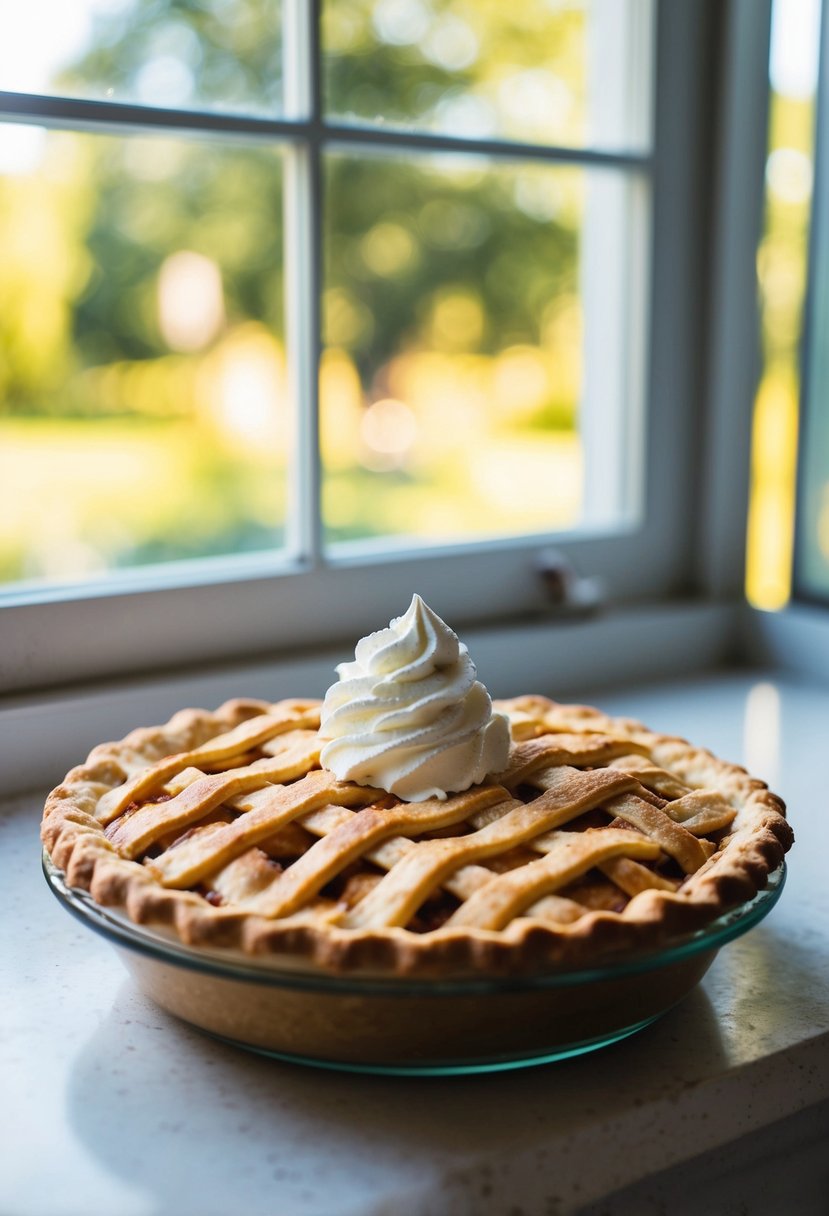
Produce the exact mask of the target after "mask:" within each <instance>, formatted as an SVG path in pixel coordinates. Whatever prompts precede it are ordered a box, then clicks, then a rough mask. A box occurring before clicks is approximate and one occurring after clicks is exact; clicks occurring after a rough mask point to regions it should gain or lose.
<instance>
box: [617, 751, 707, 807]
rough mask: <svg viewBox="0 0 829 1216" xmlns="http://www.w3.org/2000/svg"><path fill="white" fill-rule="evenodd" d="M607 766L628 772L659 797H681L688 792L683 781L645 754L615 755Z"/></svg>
mask: <svg viewBox="0 0 829 1216" xmlns="http://www.w3.org/2000/svg"><path fill="white" fill-rule="evenodd" d="M608 768H619V769H621V770H622V772H624V773H630V775H631V777H635V778H636V780H637V781H639V782H641V784H642V785H644V786H645V788H646V789H649V790H653V792H654V793H655V794H659V796H660V797H661V798H666V799H671V798H681V797H682V796H683V794H687V793H688V789H689V787H688V786H687V785H685V783H684V782H683V781H680V780H679V778H678V777H676V776H675V775H674V774H673V773H669V772H668V771H667V770H666V769H664V768H660V767H659V765H658V764H654V762H653V760H651V759H649V758H648V757H647V756H641V755H638V754H634V753H629V754H627V755H624V756H616V757H615V759H613V760H611V761H609V763H608Z"/></svg>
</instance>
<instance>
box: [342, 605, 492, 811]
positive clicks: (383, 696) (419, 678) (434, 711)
mask: <svg viewBox="0 0 829 1216" xmlns="http://www.w3.org/2000/svg"><path fill="white" fill-rule="evenodd" d="M354 657H355V661H354V662H353V663H340V665H339V666H338V667H337V675H338V676H339V682H338V683H336V684H332V686H331V687H330V688H329V689H328V692H327V693H326V694H325V702H324V704H323V707H322V715H321V726H320V735H321V737H322V738H323V739H325V740H328V742H326V743H325V745H324V747H323V749H322V753H321V761H322V763H323V765H324V766H325V767H326V768H328V769H330V770H331V771H332V772H333V773H334V775H335V776H336V777H337V778H338V779H339V780H340V781H354V782H356V783H357V784H358V785H373V786H376V787H378V788H379V789H384V790H387V791H388V792H389V793H390V794H396V795H397V796H398V797H399V798H402V799H403V800H404V801H406V802H420V801H422V800H423V799H426V798H445V797H446V795H447V794H448V793H458V792H459V791H461V790H465V789H468V788H469V786H470V785H474V784H475V783H476V782H479V781H483V780H484V778H485V777H486V776H487V774H488V773H492V772H498V771H500V770H501V769H503V768H505V767H506V763H507V757H508V755H509V748H510V729H509V721H508V719H507V718H506V717H505V716H504V715H503V714H498V713H493V712H492V701H491V700H490V696H489V693H488V692H487V690H486V689H485V688H484V686H483V684H481V682H480V681H479V680H477V679H476V678H475V677H476V675H477V672H476V670H475V665H474V663H473V662H472V660H471V659H470V657H469V654H468V652H467V649H466V647H465V646H464V645H463V643H462V642H459V641H458V638H457V635H456V634H455V633H453V631H452V630H451V629H450V628H449V626H448V625H446V624H445V623H444V622H443V621H442V620H441V619H440V617H439V616H438V615H437V614H436V613H434V612H433V611H432V609H431V608H429V607H428V606H427V605H426V604H425V603H424V602H423V600H422V599H421V598H420V596H419V595H415V596H414V597H413V598H412V602H411V604H410V605H409V609H408V611H407V612H406V613H405V615H404V616H401V617H397V618H396V619H395V620H393V621H392V622H391V623H390V624H389V627H388V629H380V630H378V631H377V633H371V634H369V636H368V637H365V638H363V639H362V640H361V641H359V642H358V643H357V648H356V651H355V656H354Z"/></svg>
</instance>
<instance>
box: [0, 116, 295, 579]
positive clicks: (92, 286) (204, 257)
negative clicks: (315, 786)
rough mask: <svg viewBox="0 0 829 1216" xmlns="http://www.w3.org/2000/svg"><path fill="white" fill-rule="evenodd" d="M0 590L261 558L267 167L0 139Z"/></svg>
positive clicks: (278, 282)
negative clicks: (238, 555)
mask: <svg viewBox="0 0 829 1216" xmlns="http://www.w3.org/2000/svg"><path fill="white" fill-rule="evenodd" d="M0 161H1V162H2V163H3V164H4V167H5V169H6V174H5V175H4V176H3V177H2V178H0V247H2V249H3V250H4V260H3V273H2V276H0V579H2V581H6V582H7V581H12V580H18V579H28V578H42V577H45V578H63V577H69V578H71V577H82V576H86V575H90V574H92V573H97V572H99V571H103V570H106V569H107V568H111V567H124V566H135V565H141V564H144V563H148V562H155V561H164V560H168V559H179V558H187V557H194V556H202V555H209V554H228V553H235V552H238V551H240V550H248V549H254V548H260V549H261V548H266V547H270V546H273V545H276V544H279V543H280V540H281V536H282V532H283V524H284V517H285V492H284V482H285V465H286V448H287V429H288V426H289V419H288V405H287V401H286V398H285V390H284V362H285V359H284V353H283V343H282V337H281V335H282V245H281V242H282V233H281V215H282V202H281V176H282V175H281V162H280V158H279V157H278V155H277V154H275V153H274V152H271V151H267V152H262V151H259V150H251V149H245V148H239V149H234V148H229V147H226V146H222V145H213V146H211V145H209V144H207V143H206V142H201V141H199V142H187V141H185V140H169V139H145V138H140V137H136V138H131V139H117V140H116V139H112V138H109V137H101V136H93V135H80V134H70V133H63V132H51V133H47V132H45V131H43V130H41V129H39V128H34V127H12V126H1V125H0Z"/></svg>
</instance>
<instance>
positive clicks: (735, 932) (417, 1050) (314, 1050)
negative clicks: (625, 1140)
mask: <svg viewBox="0 0 829 1216" xmlns="http://www.w3.org/2000/svg"><path fill="white" fill-rule="evenodd" d="M43 870H44V874H45V876H46V880H47V882H48V884H49V886H50V888H51V890H52V892H53V893H54V895H55V896H56V897H57V899H58V900H59V901H60V902H61V903H62V904H63V905H64V906H65V907H66V909H67V910H68V911H69V912H71V913H72V914H73V915H74V916H76V917H77V918H78V919H79V920H80V921H82V922H83V923H84V924H85V925H86V926H87V927H88V928H90V929H93V930H94V931H95V932H97V933H100V934H101V935H103V936H104V937H105V938H107V939H108V940H109V942H110V943H111V944H112V945H113V946H114V947H115V949H116V951H117V953H118V954H119V956H120V958H121V960H122V961H123V962H124V964H125V965H126V967H127V969H128V971H129V972H130V973H131V975H132V976H133V978H134V979H135V981H136V983H137V984H138V985H139V987H140V988H141V989H142V991H143V992H144V993H145V995H147V996H148V997H149V998H151V999H152V1000H153V1001H154V1002H155V1003H156V1004H158V1005H160V1006H161V1007H162V1008H163V1009H165V1010H166V1011H168V1012H169V1013H172V1014H174V1015H175V1016H177V1017H179V1018H182V1019H183V1020H184V1021H186V1022H189V1023H190V1024H191V1025H193V1026H196V1027H198V1028H199V1029H201V1030H204V1031H206V1032H208V1033H209V1034H211V1035H213V1036H215V1037H217V1038H219V1039H222V1040H224V1041H225V1042H228V1043H231V1044H233V1045H235V1046H238V1047H242V1048H245V1049H247V1050H250V1051H254V1052H258V1053H260V1054H262V1055H266V1056H271V1057H274V1058H276V1059H281V1060H288V1061H291V1062H295V1063H301V1064H310V1065H314V1066H316V1067H322V1068H330V1069H339V1070H346V1071H358V1072H369V1073H385V1074H403V1075H405V1074H414V1075H417V1074H419V1075H430V1074H431V1075H441V1074H443V1075H451V1074H459V1073H476V1072H492V1071H498V1070H503V1069H511V1068H523V1067H529V1066H531V1065H535V1064H545V1063H549V1062H552V1061H555V1060H561V1059H566V1058H568V1057H571V1056H578V1055H581V1054H583V1053H586V1052H590V1051H595V1050H597V1049H598V1048H601V1047H605V1046H607V1045H609V1044H611V1043H614V1042H617V1041H618V1040H620V1039H624V1038H626V1037H627V1036H628V1035H631V1034H634V1033H635V1032H636V1031H638V1030H642V1029H643V1028H644V1027H646V1026H648V1025H649V1024H650V1023H651V1022H654V1021H655V1020H656V1019H657V1018H659V1017H661V1016H662V1014H664V1013H666V1012H667V1011H668V1010H669V1009H670V1008H672V1007H673V1006H674V1005H676V1004H677V1003H678V1002H679V1001H680V1000H682V998H683V997H685V996H686V995H687V994H688V993H689V992H690V991H691V990H692V989H693V988H694V987H695V986H696V984H697V983H698V982H699V981H700V980H701V979H702V977H703V976H704V974H705V972H706V971H707V970H708V968H709V967H710V965H711V963H712V962H713V960H714V958H715V956H716V954H717V951H718V950H719V949H720V948H721V947H722V946H724V945H726V944H727V943H728V942H730V941H733V940H734V939H735V938H737V937H740V936H741V935H742V934H744V933H746V932H748V930H749V929H751V928H753V927H754V926H755V925H757V924H758V923H759V922H760V921H761V920H762V919H763V918H764V917H765V916H766V915H767V914H768V913H769V912H770V911H771V909H772V908H773V907H774V905H775V903H776V902H777V900H778V899H779V897H780V894H781V892H782V890H783V885H784V882H785V873H786V871H785V866H784V865H781V866H780V868H779V869H778V870H777V871H776V872H775V873H773V874H771V875H770V876H769V879H768V883H767V885H766V886H765V888H764V889H763V890H762V891H760V892H759V893H758V894H757V895H756V896H755V897H754V898H753V899H752V900H750V901H749V902H747V903H743V904H741V905H740V906H739V907H737V908H735V909H733V910H731V911H729V912H726V913H725V914H724V915H722V916H720V917H719V918H718V919H717V920H715V921H713V922H712V923H710V924H709V925H707V926H706V927H705V928H704V929H702V930H699V931H698V932H696V933H693V934H691V935H688V936H685V937H684V938H682V939H681V940H678V941H675V942H672V943H670V944H668V945H666V946H662V947H661V948H658V949H651V950H648V951H643V952H639V953H637V954H634V955H630V954H626V955H625V956H624V957H623V958H620V959H618V960H616V961H610V962H604V963H602V964H601V965H594V966H590V967H585V968H580V969H577V968H570V969H550V968H548V969H546V970H543V971H540V972H538V973H535V974H531V975H520V976H508V977H492V976H488V977H480V978H478V977H475V976H469V975H465V976H462V977H460V976H459V977H458V978H454V979H453V978H451V977H448V976H447V977H446V978H441V979H439V980H430V979H411V978H399V979H398V978H393V977H384V976H377V975H372V974H371V973H355V972H350V973H347V974H332V973H328V972H326V971H324V970H323V969H321V968H319V967H314V966H312V965H310V964H309V963H307V962H302V963H300V962H297V961H296V960H295V959H291V958H289V957H287V956H283V957H280V956H277V955H269V956H267V957H265V958H263V959H261V960H260V959H258V958H252V957H250V956H245V955H243V954H242V953H241V952H239V951H235V950H230V949H220V948H214V949H205V948H192V947H188V946H186V945H184V944H182V943H181V942H180V941H179V939H178V938H177V937H174V936H173V934H172V933H170V932H169V931H168V930H165V929H164V928H161V927H155V926H148V925H138V924H135V923H133V922H132V921H131V920H129V918H128V917H127V916H126V914H125V913H124V912H123V911H119V909H118V908H116V907H104V906H101V905H99V904H97V903H96V902H95V901H94V900H93V899H92V898H91V896H90V895H89V893H88V892H87V891H85V890H81V889H79V888H75V887H71V886H69V885H67V883H66V881H65V875H64V873H63V871H62V870H61V869H59V868H58V867H57V866H55V865H54V863H53V862H52V861H51V859H50V858H49V856H48V854H47V853H46V852H44V854H43Z"/></svg>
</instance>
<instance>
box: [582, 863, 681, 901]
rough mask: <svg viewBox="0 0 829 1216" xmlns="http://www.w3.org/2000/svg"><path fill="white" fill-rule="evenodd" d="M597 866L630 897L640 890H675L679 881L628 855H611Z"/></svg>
mask: <svg viewBox="0 0 829 1216" xmlns="http://www.w3.org/2000/svg"><path fill="white" fill-rule="evenodd" d="M598 868H599V869H600V870H601V872H602V873H603V874H605V875H606V876H607V877H608V878H609V879H610V880H611V882H615V884H616V886H617V887H619V889H620V890H622V891H624V893H625V895H628V896H630V898H631V899H632V898H633V896H634V895H638V894H639V892H640V891H653V890H657V891H675V890H676V889H677V887H678V886H679V883H676V882H673V881H672V880H671V879H670V878H664V877H663V876H662V875H661V874H657V873H656V872H655V871H654V870H649V869H648V867H647V866H643V865H640V864H639V862H638V861H632V860H631V859H630V858H629V857H613V858H612V859H611V860H610V861H604V862H602V864H601V865H600V866H599V867H598Z"/></svg>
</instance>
